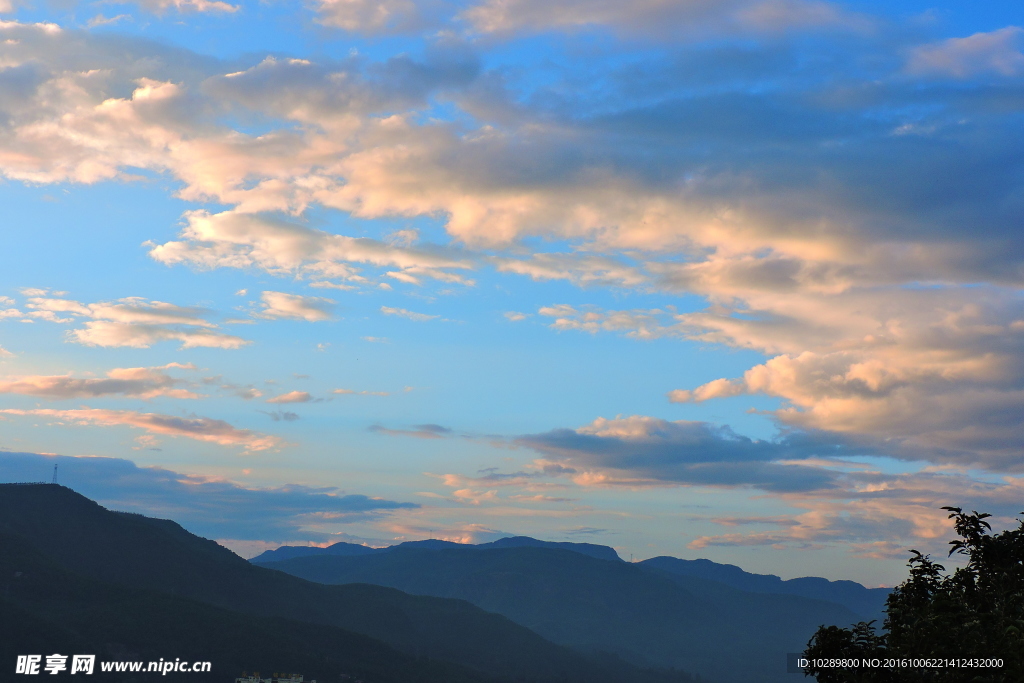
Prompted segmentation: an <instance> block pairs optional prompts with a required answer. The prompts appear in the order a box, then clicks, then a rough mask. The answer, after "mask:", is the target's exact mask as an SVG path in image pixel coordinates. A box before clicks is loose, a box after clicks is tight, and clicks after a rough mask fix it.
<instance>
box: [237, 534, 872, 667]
mask: <svg viewBox="0 0 1024 683" xmlns="http://www.w3.org/2000/svg"><path fill="white" fill-rule="evenodd" d="M503 541H504V542H502V541H499V542H495V543H485V544H479V545H468V544H458V543H449V542H445V541H425V542H416V543H402V544H399V545H396V546H391V547H387V548H376V549H375V548H367V547H364V546H354V545H353V544H335V545H334V546H329V547H327V548H296V547H285V548H279V549H277V550H275V551H271V552H267V553H263V554H262V555H260V556H259V557H257V558H254V559H253V560H252V562H254V563H256V564H261V565H262V566H266V567H271V568H274V569H279V570H281V571H284V572H288V573H290V574H293V575H295V576H299V577H302V578H305V579H309V580H311V581H318V582H322V583H327V584H351V583H374V584H378V585H381V586H389V587H393V588H398V589H400V590H403V591H407V592H409V593H413V594H418V595H429V596H437V597H446V598H460V599H463V600H467V601H469V602H471V603H473V604H474V605H477V606H478V607H481V608H483V609H485V610H487V611H489V612H494V613H497V614H501V615H504V616H506V617H508V618H509V619H511V620H513V621H515V622H517V623H519V624H522V625H523V626H526V627H528V628H530V629H531V630H533V631H536V632H537V633H539V634H541V635H542V636H544V637H546V638H548V639H550V640H552V641H554V642H556V643H560V644H562V645H566V646H569V647H572V648H575V649H577V650H582V651H588V650H610V651H613V652H615V653H616V654H618V655H620V656H622V657H623V658H625V659H628V660H630V661H633V662H635V663H638V664H643V665H648V666H650V665H654V666H663V667H679V668H681V669H685V670H688V671H693V672H695V673H697V674H700V675H701V676H707V677H710V678H713V679H715V680H721V681H735V682H736V683H748V682H749V681H763V682H766V683H767V682H771V681H780V682H781V681H787V680H790V676H789V675H788V674H786V673H785V661H786V657H785V655H786V653H789V652H799V651H802V649H803V648H804V646H806V643H807V640H808V639H809V638H810V636H811V634H812V633H813V632H814V631H815V630H816V629H817V627H818V626H820V625H822V624H838V625H843V626H846V625H849V624H852V623H854V622H856V621H859V620H861V619H863V618H873V617H874V612H875V611H877V604H876V603H875V602H872V601H873V600H876V599H878V598H879V597H881V599H882V600H884V595H881V594H882V593H884V592H885V591H884V590H881V591H878V590H877V589H876V591H874V592H872V591H869V590H868V589H866V588H864V587H863V586H860V585H859V584H853V585H852V586H850V585H847V584H852V582H828V581H826V580H824V579H807V580H799V581H796V582H788V581H787V582H783V581H782V580H781V579H779V578H778V577H772V576H761V575H756V574H748V573H746V572H743V571H742V570H740V569H739V568H738V567H731V566H730V565H715V564H714V563H705V562H701V563H698V564H697V565H691V564H688V563H686V562H685V561H683V560H676V558H655V560H651V561H647V562H642V563H629V562H623V561H622V560H621V559H620V558H619V557H618V555H617V554H616V553H615V551H614V550H613V549H611V548H607V547H602V546H594V545H591V544H573V543H549V542H544V541H537V540H535V539H526V538H512V539H503ZM282 557H284V558H287V559H283V560H280V559H278V558H282ZM274 560H276V561H274ZM677 563H680V564H677ZM691 567H696V569H691ZM698 571H703V573H704V575H703V576H699V575H697V573H698ZM716 573H720V574H721V576H722V578H723V579H724V580H714V579H713V577H715V576H716ZM744 584H746V585H747V586H749V588H748V589H746V590H744V589H743V588H742V587H739V586H742V585H744ZM779 586H781V588H779V589H778V590H775V588H778V587H779ZM858 588H859V592H858V591H857V590H856V589H858ZM803 591H806V592H808V593H815V597H808V596H807V595H802V594H801V592H803ZM822 595H834V596H836V598H837V600H835V601H826V600H823V599H821V596H822ZM846 603H850V604H853V605H855V606H857V607H860V608H861V610H858V611H856V612H855V611H854V610H853V609H851V608H850V607H849V606H848V605H847V604H846Z"/></svg>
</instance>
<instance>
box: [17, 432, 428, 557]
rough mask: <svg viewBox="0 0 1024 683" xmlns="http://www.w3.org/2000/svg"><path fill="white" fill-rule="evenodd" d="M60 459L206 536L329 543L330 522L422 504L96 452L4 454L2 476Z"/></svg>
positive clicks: (112, 491)
mask: <svg viewBox="0 0 1024 683" xmlns="http://www.w3.org/2000/svg"><path fill="white" fill-rule="evenodd" d="M54 464H57V465H58V468H59V469H58V472H59V474H58V481H59V482H60V483H61V484H63V485H65V486H69V487H71V488H73V489H74V490H75V491H77V492H79V493H81V494H82V495H84V496H87V497H89V498H92V499H94V500H96V501H98V502H99V503H100V504H102V505H104V506H106V507H109V508H111V509H114V510H124V511H128V512H137V513H141V514H145V515H149V516H153V517H158V518H161V519H168V518H169V519H174V520H175V521H176V522H178V523H180V524H181V525H182V526H184V527H185V528H186V529H188V530H189V531H191V532H193V533H196V534H199V535H201V536H205V537H207V538H219V539H249V540H262V541H277V542H281V541H296V540H300V539H302V540H308V541H321V542H322V541H329V540H331V539H332V538H333V536H332V534H331V533H330V530H329V529H328V528H325V522H328V521H329V522H330V523H340V524H346V523H351V522H357V521H363V520H367V519H371V520H372V519H377V518H380V517H382V516H386V515H388V514H389V513H390V512H392V511H395V510H406V509H415V508H418V507H419V505H417V504H415V503H401V502H396V501H391V500H385V499H381V498H372V497H368V496H365V495H359V494H346V493H345V492H343V491H339V490H338V489H336V488H333V487H319V488H310V487H307V486H301V485H297V484H287V485H284V486H280V487H274V488H258V487H252V486H246V485H244V484H240V483H237V482H233V481H230V480H227V479H219V478H214V477H203V476H197V475H189V474H181V473H178V472H174V471H171V470H168V469H163V468H160V467H140V466H138V465H136V464H135V463H133V462H132V461H130V460H122V459H120V458H106V457H93V456H83V457H67V456H46V455H37V454H34V453H11V452H0V480H3V481H6V482H19V481H39V480H41V479H43V478H45V477H47V476H48V474H47V473H48V472H52V471H53V465H54Z"/></svg>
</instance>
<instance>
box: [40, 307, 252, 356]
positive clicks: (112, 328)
mask: <svg viewBox="0 0 1024 683" xmlns="http://www.w3.org/2000/svg"><path fill="white" fill-rule="evenodd" d="M28 307H29V308H31V309H34V310H33V311H32V313H31V315H33V316H35V317H37V318H39V319H41V320H47V321H50V322H56V323H68V322H73V321H74V320H76V319H79V318H90V319H91V320H89V321H88V322H86V323H85V326H84V327H83V328H80V329H76V330H71V331H70V332H69V337H70V338H71V339H73V340H74V341H77V342H79V343H81V344H86V345H90V346H112V347H118V346H127V347H134V348H149V347H150V346H152V345H153V344H155V343H157V342H161V341H180V342H181V347H182V348H183V349H189V348H195V347H210V348H221V349H237V348H240V347H242V346H244V345H246V344H249V343H250V342H248V341H246V340H245V339H242V338H241V337H236V336H234V335H230V334H225V333H223V332H220V331H217V330H216V329H215V328H216V327H217V326H216V325H215V324H214V323H212V322H210V321H208V320H207V319H206V318H207V317H209V316H210V315H211V312H210V311H208V310H206V309H203V308H196V307H182V306H176V305H174V304H169V303H165V302H162V301H148V300H146V299H143V298H141V297H128V298H124V299H119V300H117V301H108V302H101V303H95V304H83V303H80V302H78V301H74V300H71V299H57V298H50V297H45V296H34V297H32V298H30V299H29V300H28ZM58 314H67V315H68V316H69V317H66V318H62V317H59V315H58Z"/></svg>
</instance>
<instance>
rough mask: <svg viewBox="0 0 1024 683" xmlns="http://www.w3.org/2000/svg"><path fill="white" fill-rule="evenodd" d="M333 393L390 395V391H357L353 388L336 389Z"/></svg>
mask: <svg viewBox="0 0 1024 683" xmlns="http://www.w3.org/2000/svg"><path fill="white" fill-rule="evenodd" d="M331 393H332V394H342V395H346V394H358V395H360V396H390V395H391V392H389V391H365V390H364V391H355V390H353V389H335V390H334V391H332V392H331Z"/></svg>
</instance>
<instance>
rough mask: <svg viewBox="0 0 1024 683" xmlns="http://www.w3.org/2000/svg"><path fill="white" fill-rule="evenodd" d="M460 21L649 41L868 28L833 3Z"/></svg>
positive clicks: (641, 4) (596, 8)
mask: <svg viewBox="0 0 1024 683" xmlns="http://www.w3.org/2000/svg"><path fill="white" fill-rule="evenodd" d="M462 16H463V17H464V18H465V19H466V20H467V21H468V22H469V23H471V24H472V25H473V27H474V28H475V29H476V30H477V31H480V32H482V33H498V34H512V33H521V32H543V31H548V30H573V29H580V28H585V27H591V26H599V27H602V28H604V29H607V30H611V31H614V32H616V33H623V34H626V35H631V36H645V37H648V38H650V37H655V38H667V37H669V36H676V37H679V36H682V37H696V36H698V35H701V34H702V33H703V35H704V36H707V35H708V34H709V33H711V34H714V33H718V34H721V33H737V32H740V33H745V32H752V31H756V32H777V31H784V30H789V29H806V28H815V27H834V28H843V29H847V30H855V31H863V30H866V29H867V28H868V27H869V26H870V22H869V21H868V20H867V19H866V18H865V17H863V16H860V15H856V14H852V13H848V12H844V11H843V10H841V9H840V8H839V7H838V6H836V5H834V4H832V3H828V2H805V1H803V0H767V1H763V0H635V1H634V2H630V3H623V2H616V1H615V0H552V1H551V2H542V1H541V0H487V1H486V2H484V3H482V4H480V5H477V6H475V7H471V8H470V9H468V10H466V11H465V12H464V13H463V14H462Z"/></svg>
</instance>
